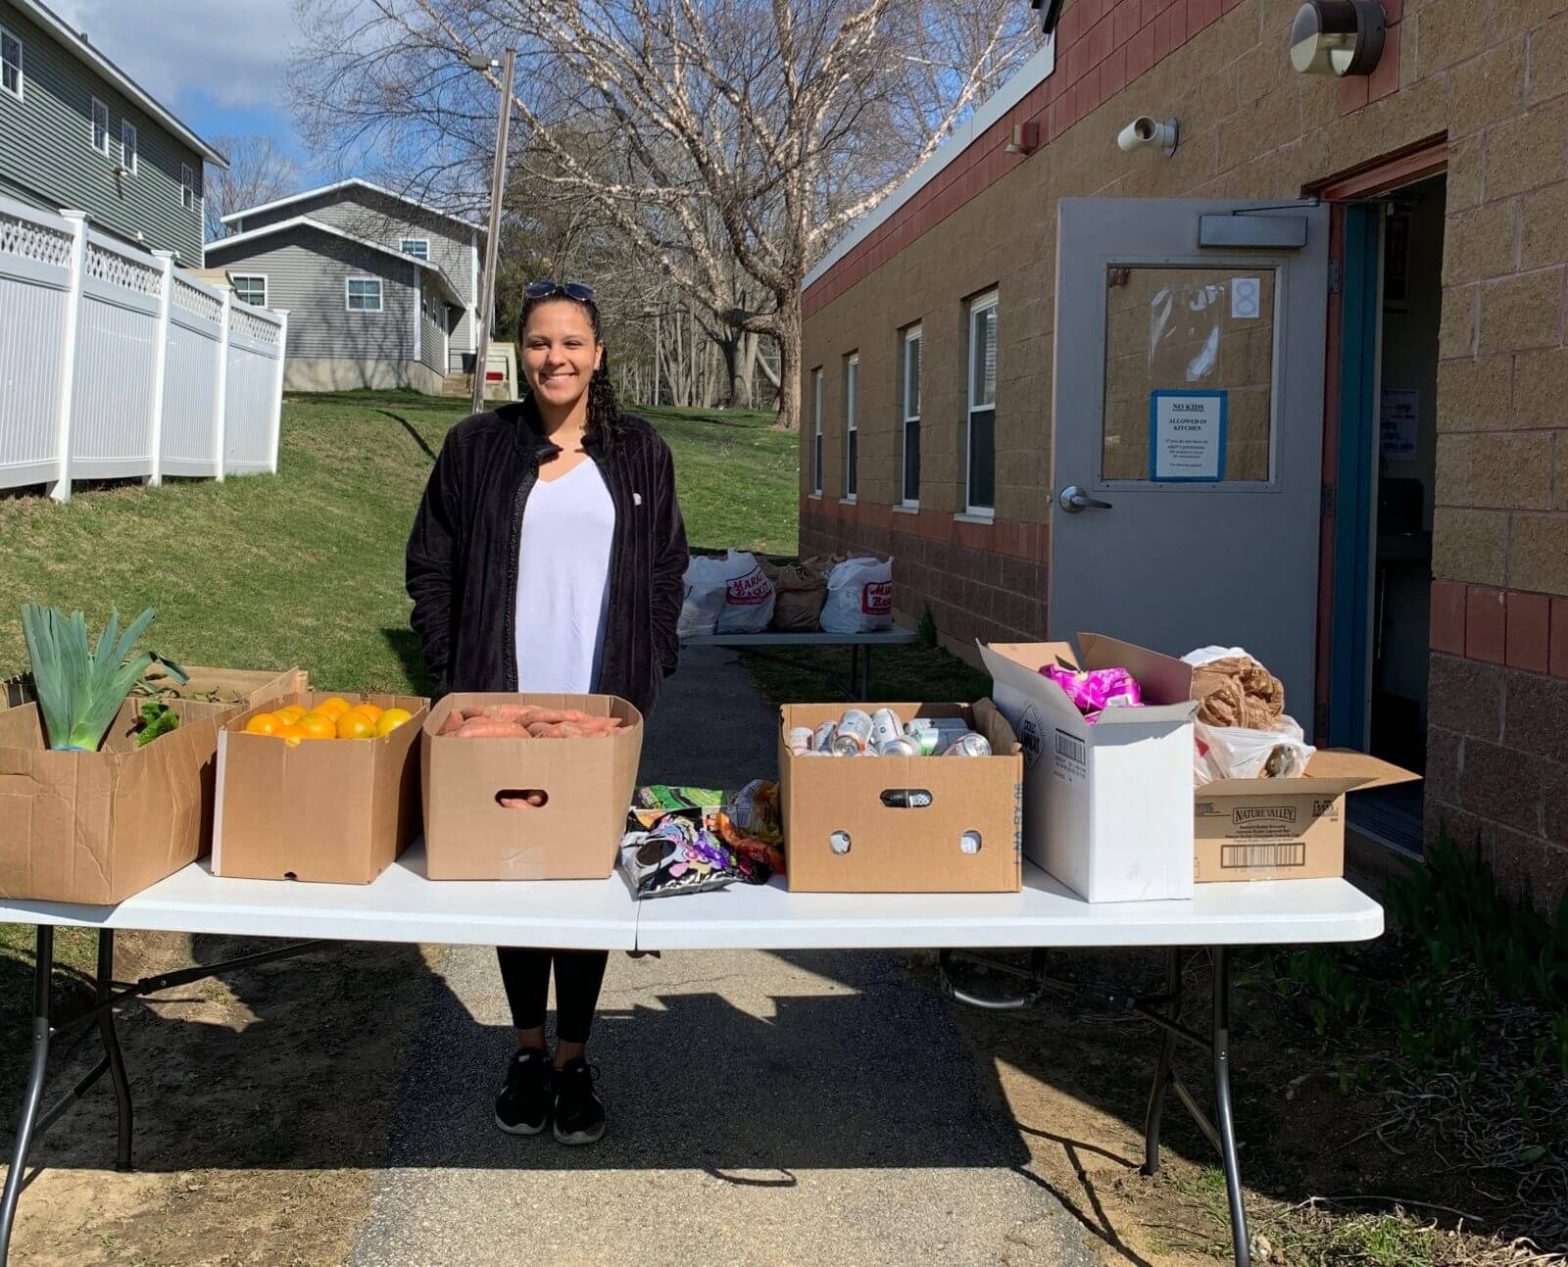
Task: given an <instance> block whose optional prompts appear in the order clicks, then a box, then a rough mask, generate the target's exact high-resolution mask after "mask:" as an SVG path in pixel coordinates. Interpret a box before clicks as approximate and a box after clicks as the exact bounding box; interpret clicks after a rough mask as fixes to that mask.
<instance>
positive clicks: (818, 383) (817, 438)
mask: <svg viewBox="0 0 1568 1267" xmlns="http://www.w3.org/2000/svg"><path fill="white" fill-rule="evenodd" d="M811 491H812V493H814V494H815V495H816V496H818V497H821V496H822V370H821V369H820V368H818V369H814V370H812V371H811Z"/></svg>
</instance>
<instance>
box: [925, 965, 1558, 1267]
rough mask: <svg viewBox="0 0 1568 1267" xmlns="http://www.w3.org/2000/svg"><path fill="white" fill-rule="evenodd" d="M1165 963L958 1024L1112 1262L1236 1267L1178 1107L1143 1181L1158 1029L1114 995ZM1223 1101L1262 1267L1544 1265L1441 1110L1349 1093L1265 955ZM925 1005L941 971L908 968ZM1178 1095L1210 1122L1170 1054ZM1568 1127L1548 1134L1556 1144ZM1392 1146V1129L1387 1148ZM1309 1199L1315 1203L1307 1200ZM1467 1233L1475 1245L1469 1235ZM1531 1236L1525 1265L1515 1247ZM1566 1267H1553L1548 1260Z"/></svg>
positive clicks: (1541, 1246)
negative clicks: (1181, 1088) (1459, 1147)
mask: <svg viewBox="0 0 1568 1267" xmlns="http://www.w3.org/2000/svg"><path fill="white" fill-rule="evenodd" d="M1162 965H1163V960H1162V957H1161V956H1159V955H1158V954H1153V953H1146V952H1115V953H1103V952H1059V953H1053V956H1052V966H1051V973H1052V976H1053V977H1060V978H1063V979H1064V980H1066V981H1068V982H1070V983H1072V985H1073V986H1074V987H1075V992H1074V993H1070V994H1069V993H1062V994H1056V993H1051V994H1048V995H1047V996H1046V998H1045V999H1044V1000H1043V1001H1042V1002H1041V1003H1039V1004H1038V1005H1036V1006H1035V1007H1032V1008H1030V1009H1027V1010H1025V1011H1021V1012H986V1011H981V1010H978V1009H975V1008H969V1007H963V1006H961V1005H955V1006H954V1009H953V1010H954V1016H955V1018H956V1020H957V1022H958V1024H959V1026H960V1028H961V1030H962V1031H963V1033H964V1034H965V1035H966V1036H967V1037H968V1039H969V1040H970V1042H971V1043H972V1044H973V1047H974V1050H975V1054H976V1059H977V1060H980V1061H985V1062H992V1061H994V1062H995V1068H996V1071H997V1075H998V1082H999V1086H1000V1089H1001V1094H1002V1096H1003V1097H1004V1098H1005V1100H1006V1111H1007V1112H1008V1113H1009V1114H1010V1115H1011V1116H1012V1118H1013V1119H1014V1120H1015V1121H1016V1123H1017V1125H1018V1130H1019V1135H1020V1138H1021V1139H1022V1140H1023V1141H1024V1142H1025V1143H1026V1144H1027V1146H1028V1148H1029V1151H1030V1153H1031V1163H1030V1165H1029V1166H1028V1167H1027V1173H1028V1174H1029V1176H1030V1177H1031V1178H1033V1179H1034V1180H1035V1181H1036V1182H1038V1183H1040V1184H1042V1185H1043V1186H1045V1187H1047V1188H1049V1189H1050V1190H1051V1191H1052V1192H1053V1193H1054V1194H1055V1195H1056V1196H1057V1197H1058V1198H1059V1199H1060V1200H1061V1201H1062V1202H1063V1203H1064V1204H1065V1205H1066V1206H1067V1208H1068V1209H1069V1210H1070V1211H1071V1212H1072V1213H1073V1214H1074V1215H1075V1217H1077V1218H1078V1219H1079V1221H1080V1222H1081V1223H1083V1224H1084V1226H1085V1227H1086V1228H1087V1229H1088V1230H1089V1231H1090V1232H1091V1233H1092V1234H1093V1235H1094V1237H1095V1238H1096V1239H1097V1241H1098V1242H1099V1245H1100V1248H1101V1252H1102V1257H1103V1260H1104V1261H1105V1262H1106V1263H1114V1264H1126V1263H1133V1264H1139V1265H1140V1267H1143V1265H1152V1264H1160V1265H1161V1267H1165V1265H1166V1264H1171V1265H1173V1267H1198V1265H1199V1264H1206V1265H1209V1267H1212V1264H1213V1263H1214V1262H1215V1261H1217V1260H1219V1261H1224V1260H1227V1259H1229V1257H1230V1241H1229V1225H1228V1217H1227V1213H1226V1198H1225V1185H1224V1178H1223V1175H1222V1174H1221V1172H1220V1171H1219V1169H1218V1156H1217V1154H1216V1153H1215V1152H1214V1151H1213V1149H1212V1148H1211V1147H1210V1145H1209V1144H1208V1142H1207V1141H1206V1140H1205V1139H1204V1138H1203V1137H1202V1136H1201V1135H1200V1134H1199V1132H1198V1131H1197V1129H1196V1128H1195V1127H1194V1126H1193V1125H1192V1123H1191V1122H1190V1120H1189V1119H1188V1118H1187V1116H1186V1114H1185V1112H1184V1111H1183V1110H1182V1108H1181V1106H1180V1105H1179V1104H1177V1103H1175V1101H1174V1099H1172V1100H1170V1101H1168V1102H1167V1105H1166V1110H1165V1118H1164V1122H1165V1126H1164V1131H1163V1137H1162V1138H1163V1142H1164V1146H1163V1150H1162V1163H1163V1166H1162V1171H1161V1173H1160V1175H1159V1176H1158V1177H1155V1178H1147V1177H1145V1176H1143V1175H1142V1174H1141V1173H1140V1172H1139V1167H1140V1165H1141V1163H1142V1161H1143V1118H1144V1111H1145V1104H1146V1100H1147V1097H1148V1093H1149V1087H1150V1080H1151V1078H1152V1075H1153V1071H1154V1065H1155V1061H1156V1059H1157V1056H1158V1051H1159V1034H1158V1031H1157V1030H1156V1029H1155V1027H1154V1026H1153V1025H1151V1024H1149V1023H1147V1022H1145V1021H1143V1020H1142V1019H1141V1018H1138V1017H1136V1016H1135V1015H1132V1014H1129V1013H1127V1012H1125V1011H1118V1010H1116V1009H1115V1008H1113V1007H1111V1006H1109V1005H1108V1003H1106V1002H1105V1000H1106V998H1107V996H1108V995H1109V994H1110V993H1112V992H1113V990H1115V989H1125V988H1127V987H1129V986H1133V987H1138V986H1141V987H1142V988H1144V989H1148V990H1151V991H1152V989H1153V988H1154V987H1155V986H1156V985H1157V984H1158V983H1159V982H1160V980H1161V979H1162V975H1163V966H1162ZM1236 968H1237V971H1236V981H1235V1007H1234V1015H1233V1021H1234V1025H1233V1031H1232V1055H1233V1065H1232V1094H1233V1098H1234V1101H1235V1107H1236V1121H1237V1133H1238V1136H1239V1140H1240V1145H1241V1148H1240V1157H1241V1170H1242V1179H1243V1183H1244V1185H1245V1186H1246V1188H1247V1192H1248V1195H1247V1207H1248V1216H1249V1221H1250V1223H1251V1226H1252V1231H1253V1233H1254V1236H1255V1237H1261V1238H1262V1244H1261V1246H1259V1245H1255V1247H1254V1248H1255V1251H1256V1250H1257V1249H1259V1248H1261V1249H1262V1251H1263V1253H1262V1254H1261V1255H1258V1256H1257V1257H1256V1258H1255V1261H1259V1263H1260V1267H1261V1264H1262V1262H1264V1261H1269V1260H1270V1259H1271V1258H1272V1261H1275V1262H1287V1263H1295V1262H1312V1263H1338V1262H1346V1263H1351V1262H1354V1263H1368V1264H1399V1265H1400V1267H1405V1265H1407V1264H1408V1265H1409V1267H1419V1265H1424V1264H1431V1265H1433V1267H1440V1265H1442V1264H1449V1263H1453V1264H1459V1263H1480V1262H1487V1263H1496V1262H1513V1261H1518V1262H1525V1261H1531V1262H1540V1261H1547V1260H1546V1259H1544V1258H1532V1257H1531V1255H1532V1254H1535V1253H1541V1252H1548V1253H1549V1252H1553V1251H1555V1252H1557V1253H1561V1252H1562V1251H1563V1250H1564V1249H1565V1248H1568V1246H1564V1245H1563V1244H1561V1243H1556V1244H1554V1243H1550V1240H1551V1239H1552V1238H1550V1237H1545V1236H1543V1229H1545V1230H1546V1231H1548V1232H1550V1231H1551V1230H1552V1215H1551V1211H1550V1210H1549V1209H1547V1208H1544V1207H1539V1206H1537V1207H1532V1206H1531V1205H1529V1204H1528V1203H1522V1202H1521V1201H1520V1199H1519V1196H1518V1193H1517V1192H1516V1190H1515V1187H1514V1186H1513V1185H1511V1184H1508V1183H1505V1182H1502V1180H1503V1179H1504V1178H1505V1177H1506V1176H1507V1175H1508V1174H1511V1171H1509V1170H1507V1169H1505V1168H1504V1167H1503V1166H1502V1165H1501V1164H1500V1163H1501V1162H1502V1161H1504V1160H1506V1159H1498V1162H1499V1165H1498V1166H1497V1168H1495V1169H1493V1170H1491V1171H1490V1172H1488V1171H1485V1170H1478V1169H1477V1168H1476V1167H1475V1166H1474V1165H1472V1164H1468V1163H1467V1161H1466V1159H1465V1158H1463V1157H1462V1156H1460V1155H1458V1154H1457V1152H1456V1150H1455V1148H1454V1147H1453V1146H1452V1142H1451V1140H1450V1139H1449V1138H1448V1136H1447V1133H1446V1132H1445V1125H1444V1121H1443V1118H1442V1115H1441V1114H1440V1113H1438V1112H1437V1111H1436V1106H1434V1109H1433V1111H1432V1113H1431V1114H1430V1116H1426V1115H1423V1116H1420V1117H1417V1118H1413V1119H1409V1120H1404V1119H1402V1120H1401V1122H1400V1126H1399V1130H1398V1132H1397V1133H1394V1134H1389V1137H1388V1138H1387V1139H1380V1138H1379V1135H1378V1130H1379V1127H1380V1126H1381V1125H1384V1124H1386V1123H1387V1122H1388V1121H1389V1118H1390V1107H1389V1106H1390V1098H1389V1094H1388V1088H1387V1087H1384V1086H1378V1085H1362V1084H1361V1083H1358V1082H1357V1081H1356V1080H1355V1079H1354V1078H1352V1077H1348V1076H1347V1073H1346V1070H1345V1067H1344V1052H1343V1049H1342V1048H1341V1046H1340V1045H1339V1044H1338V1043H1337V1042H1336V1041H1334V1040H1333V1039H1332V1038H1327V1039H1325V1038H1319V1037H1318V1035H1317V1034H1316V1032H1315V1029H1314V1027H1313V1026H1312V1025H1311V1024H1310V1022H1309V1020H1308V1018H1306V1017H1304V1016H1302V1015H1301V1014H1300V1013H1299V1012H1298V1011H1297V1009H1296V1008H1295V1006H1294V1005H1293V1003H1292V1002H1291V1001H1290V1000H1288V999H1286V998H1283V997H1281V995H1280V993H1279V992H1278V990H1277V988H1276V986H1275V983H1274V981H1273V979H1272V978H1271V976H1270V973H1269V965H1268V961H1267V960H1266V959H1264V958H1263V957H1262V956H1260V955H1256V954H1247V953H1243V954H1242V955H1240V956H1239V957H1238V962H1237V965H1236ZM913 970H914V971H915V972H916V973H917V974H918V975H920V976H922V977H923V978H924V979H926V980H927V981H928V982H929V983H930V984H932V985H933V986H934V985H935V983H936V973H935V968H934V965H933V964H932V963H931V962H930V960H929V958H927V957H922V958H921V959H919V960H917V961H916V963H915V966H914V969H913ZM1207 985H1208V975H1207V972H1206V971H1205V970H1203V968H1202V967H1201V966H1200V967H1198V968H1193V969H1189V979H1188V997H1189V999H1190V1000H1192V1001H1191V1002H1190V1003H1189V1007H1188V1011H1187V1012H1186V1014H1185V1018H1184V1019H1185V1021H1186V1023H1187V1024H1188V1025H1189V1026H1190V1027H1192V1028H1196V1029H1198V1030H1199V1031H1200V1032H1203V1031H1205V1030H1206V1029H1207V1026H1208V1024H1209V1018H1208V1008H1207V993H1206V991H1207ZM1177 1060H1178V1066H1179V1069H1180V1070H1181V1072H1182V1075H1183V1080H1184V1081H1185V1082H1186V1084H1187V1085H1188V1087H1189V1088H1191V1089H1192V1091H1193V1093H1194V1095H1195V1096H1196V1097H1197V1099H1198V1101H1199V1103H1200V1104H1202V1105H1204V1106H1205V1108H1206V1109H1207V1108H1208V1106H1210V1105H1211V1104H1212V1097H1211V1094H1210V1091H1211V1085H1212V1082H1211V1074H1210V1071H1209V1066H1208V1065H1207V1063H1206V1060H1205V1058H1204V1057H1203V1056H1202V1055H1201V1054H1200V1053H1198V1052H1195V1051H1179V1052H1178V1056H1177ZM1565 1126H1568V1124H1565V1123H1563V1122H1562V1121H1558V1122H1556V1123H1542V1124H1541V1128H1542V1130H1543V1131H1546V1132H1556V1133H1557V1139H1556V1140H1554V1141H1552V1147H1556V1146H1557V1145H1558V1144H1559V1143H1560V1138H1561V1133H1562V1131H1563V1130H1564V1129H1565ZM1387 1133H1388V1132H1387V1131H1386V1129H1385V1134H1387ZM1314 1199H1316V1200H1314ZM1472 1233H1478V1234H1477V1235H1473V1234H1472ZM1523 1237H1534V1238H1535V1243H1534V1248H1533V1249H1532V1248H1530V1247H1529V1246H1525V1245H1523V1244H1522V1243H1521V1244H1520V1245H1518V1246H1516V1247H1515V1248H1510V1246H1511V1245H1513V1243H1514V1242H1515V1241H1516V1240H1517V1239H1518V1238H1523ZM1556 1261H1561V1260H1556Z"/></svg>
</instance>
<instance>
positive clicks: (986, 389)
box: [964, 291, 997, 515]
mask: <svg viewBox="0 0 1568 1267" xmlns="http://www.w3.org/2000/svg"><path fill="white" fill-rule="evenodd" d="M996 299H997V297H996V293H995V292H994V291H993V292H992V293H991V294H989V295H984V296H982V297H981V298H979V299H976V300H974V301H972V302H971V303H970V305H969V413H968V426H967V427H966V428H965V431H966V436H965V462H964V471H965V477H964V478H965V489H966V491H965V503H966V504H965V509H966V510H967V511H968V512H969V513H970V514H972V515H990V514H992V513H993V511H994V510H995V507H996Z"/></svg>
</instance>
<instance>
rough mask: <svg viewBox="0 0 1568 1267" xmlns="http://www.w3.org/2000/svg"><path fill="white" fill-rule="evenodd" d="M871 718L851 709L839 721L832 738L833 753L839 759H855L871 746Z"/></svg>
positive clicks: (861, 711) (860, 710) (858, 710)
mask: <svg viewBox="0 0 1568 1267" xmlns="http://www.w3.org/2000/svg"><path fill="white" fill-rule="evenodd" d="M871 733H872V725H871V717H870V715H869V714H867V713H866V712H864V711H863V710H862V709H859V708H852V709H850V710H849V711H848V712H846V713H845V714H844V716H843V717H841V718H840V719H839V723H838V726H837V728H836V733H835V735H834V737H833V751H834V752H836V753H837V754H838V755H839V756H841V757H857V756H859V755H860V754H861V753H862V752H864V751H866V749H867V748H869V747H870V746H871Z"/></svg>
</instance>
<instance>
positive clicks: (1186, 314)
mask: <svg viewBox="0 0 1568 1267" xmlns="http://www.w3.org/2000/svg"><path fill="white" fill-rule="evenodd" d="M1105 282H1106V303H1105V406H1104V412H1103V418H1104V423H1103V429H1102V432H1101V444H1100V478H1101V480H1102V481H1105V482H1121V481H1143V482H1157V483H1177V482H1206V483H1232V484H1235V483H1242V484H1264V483H1268V482H1269V480H1270V478H1271V474H1272V465H1271V454H1272V450H1273V444H1272V440H1273V435H1272V421H1273V380H1274V332H1275V324H1276V323H1275V314H1274V297H1275V280H1274V272H1273V270H1271V269H1267V268H1253V269H1228V268H1124V267H1119V266H1114V265H1113V266H1112V267H1110V268H1108V269H1106V275H1105Z"/></svg>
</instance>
